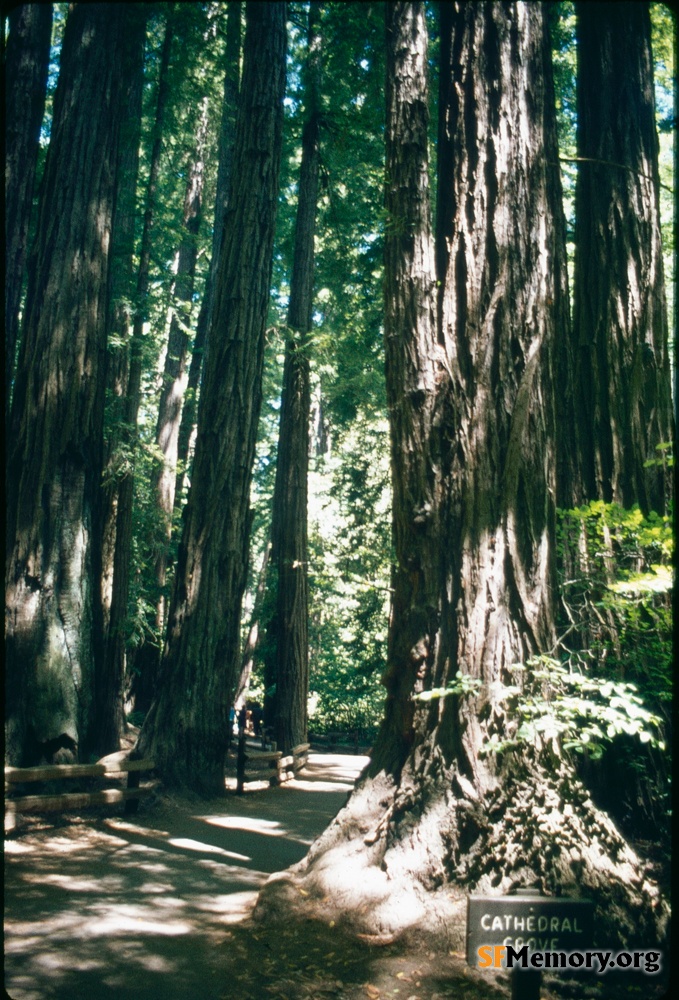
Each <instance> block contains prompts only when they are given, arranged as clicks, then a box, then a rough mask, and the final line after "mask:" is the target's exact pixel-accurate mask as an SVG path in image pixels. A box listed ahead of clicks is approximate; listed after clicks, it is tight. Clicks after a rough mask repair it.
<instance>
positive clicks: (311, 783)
mask: <svg viewBox="0 0 679 1000" xmlns="http://www.w3.org/2000/svg"><path fill="white" fill-rule="evenodd" d="M288 787H289V788H295V789H299V791H300V792H351V791H353V788H354V785H353V782H352V783H351V784H347V783H346V782H342V781H318V780H317V779H316V778H313V779H311V780H305V779H304V778H294V779H293V780H292V781H290V782H288Z"/></svg>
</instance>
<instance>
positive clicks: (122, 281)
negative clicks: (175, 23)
mask: <svg viewBox="0 0 679 1000" xmlns="http://www.w3.org/2000/svg"><path fill="white" fill-rule="evenodd" d="M135 14H136V17H133V16H132V11H131V12H130V19H129V29H128V31H127V32H126V36H125V45H126V52H125V53H124V55H123V58H124V60H125V81H126V84H125V94H124V98H123V101H124V106H125V109H126V117H125V119H124V121H123V122H122V125H121V140H120V147H119V162H118V169H117V173H118V186H117V192H116V206H115V215H114V223H113V231H112V233H111V310H110V316H109V323H110V329H109V335H108V344H107V366H106V392H107V412H106V414H105V422H104V475H103V483H102V518H101V523H102V537H101V556H100V561H101V608H102V619H103V633H104V635H107V633H108V627H109V616H110V611H111V598H112V591H113V562H114V555H115V536H116V531H115V529H116V516H117V511H118V482H119V478H120V475H121V469H124V468H125V465H126V464H127V462H128V461H129V454H128V453H126V451H125V449H124V448H122V447H121V445H122V437H123V425H124V417H125V405H126V398H127V390H128V381H129V375H130V336H131V333H132V318H133V314H132V310H133V302H134V296H135V287H136V277H137V273H136V269H135V265H134V249H135V221H136V216H137V205H136V199H137V179H138V174H139V143H140V139H141V115H142V95H143V89H144V48H145V35H146V19H147V14H148V11H147V9H146V5H144V4H137V5H135Z"/></svg>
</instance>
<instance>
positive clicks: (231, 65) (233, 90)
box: [174, 3, 241, 508]
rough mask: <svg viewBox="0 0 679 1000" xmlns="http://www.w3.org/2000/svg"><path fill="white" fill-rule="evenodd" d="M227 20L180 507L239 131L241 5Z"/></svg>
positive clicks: (183, 435)
mask: <svg viewBox="0 0 679 1000" xmlns="http://www.w3.org/2000/svg"><path fill="white" fill-rule="evenodd" d="M226 17H227V20H226V73H225V75H224V100H223V103H222V121H221V128H220V132H219V166H218V168H217V192H216V195H215V211H214V219H213V229H212V256H211V259H210V270H209V271H208V275H207V279H206V281H205V293H204V295H203V301H202V303H201V306H200V312H199V313H198V322H197V324H196V337H195V340H194V344H193V352H192V354H191V363H190V365H189V376H188V381H187V384H186V394H185V397H184V407H183V409H182V419H181V424H180V427H179V438H178V441H177V479H176V482H175V490H174V505H175V507H177V508H179V507H180V506H181V503H182V501H183V499H184V482H185V479H186V475H187V471H188V463H189V451H190V447H191V439H192V437H193V434H194V431H195V424H196V413H197V411H198V392H199V387H200V378H201V372H202V370H203V358H204V356H205V352H206V350H207V332H208V329H209V327H210V320H211V316H212V305H213V300H214V288H215V283H216V281H217V275H218V273H219V259H220V254H221V249H222V244H223V242H224V227H225V225H226V213H227V209H228V206H229V192H230V189H231V170H232V161H233V143H234V138H235V131H236V113H237V110H238V91H239V86H240V82H239V78H240V50H241V11H240V4H237V3H232V4H229V6H228V11H227V15H226Z"/></svg>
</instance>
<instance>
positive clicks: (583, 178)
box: [564, 3, 674, 513]
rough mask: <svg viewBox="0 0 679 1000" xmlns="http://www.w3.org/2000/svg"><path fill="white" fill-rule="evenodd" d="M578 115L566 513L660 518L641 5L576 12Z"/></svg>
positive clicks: (644, 9) (648, 72)
mask: <svg viewBox="0 0 679 1000" xmlns="http://www.w3.org/2000/svg"><path fill="white" fill-rule="evenodd" d="M577 110H578V157H579V158H580V160H581V162H580V163H579V166H578V179H577V185H576V206H575V207H576V224H575V281H574V316H573V328H574V329H573V335H574V339H573V344H574V347H573V353H574V355H575V363H576V371H575V378H574V385H575V388H576V396H575V413H576V415H577V417H578V420H579V426H578V431H579V447H580V454H579V455H578V456H577V459H576V461H575V468H576V471H577V472H579V474H580V476H581V478H582V486H581V487H580V488H578V487H579V486H580V484H579V483H578V481H577V478H576V481H575V482H574V483H568V484H567V488H566V489H565V490H564V492H565V502H564V506H572V505H573V504H575V503H582V502H583V500H595V499H603V500H605V501H608V502H610V501H612V500H614V501H616V502H617V503H620V504H622V505H623V506H626V507H631V506H632V505H633V504H635V503H638V504H639V505H640V507H641V508H642V510H643V511H645V512H648V511H650V510H655V511H658V512H660V513H663V512H665V511H666V509H667V504H668V502H669V500H670V498H671V486H672V472H671V470H670V469H669V468H668V466H667V464H666V462H664V461H663V458H664V456H663V454H662V453H661V452H658V450H657V446H658V445H661V444H663V443H666V444H667V443H671V442H673V440H674V428H673V419H672V400H671V388H670V386H671V382H670V378H671V376H670V364H669V353H668V331H667V308H666V302H665V288H664V276H663V258H662V248H661V242H660V217H659V178H658V136H657V132H656V126H655V105H654V92H653V60H652V55H651V21H650V14H649V7H648V4H642V3H618V4H611V3H587V4H579V5H578V108H577ZM567 445H568V442H564V446H565V447H567ZM649 463H650V464H649Z"/></svg>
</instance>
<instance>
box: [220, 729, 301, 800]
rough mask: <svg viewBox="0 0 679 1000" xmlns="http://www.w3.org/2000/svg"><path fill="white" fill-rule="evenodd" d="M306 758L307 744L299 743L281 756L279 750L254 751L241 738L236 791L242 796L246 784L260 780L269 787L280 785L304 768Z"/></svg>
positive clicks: (237, 755) (237, 760)
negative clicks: (266, 781) (266, 782)
mask: <svg viewBox="0 0 679 1000" xmlns="http://www.w3.org/2000/svg"><path fill="white" fill-rule="evenodd" d="M308 756H309V744H308V743H300V744H299V745H298V746H296V747H293V748H292V750H291V751H290V753H289V754H286V755H285V756H283V754H282V752H281V751H280V750H266V751H261V750H255V749H254V748H253V747H251V746H247V745H246V742H245V737H243V736H241V737H240V739H239V740H238V751H237V754H236V791H237V792H238V794H239V795H242V794H243V789H244V786H245V784H246V782H248V781H257V780H262V779H264V780H268V781H269V784H270V785H281V784H283V783H284V782H286V781H289V780H290V778H293V777H294V776H295V774H296V772H297V771H300V770H301V769H302V768H303V767H304V765H305V764H306V762H307V758H308ZM272 772H273V773H272Z"/></svg>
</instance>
